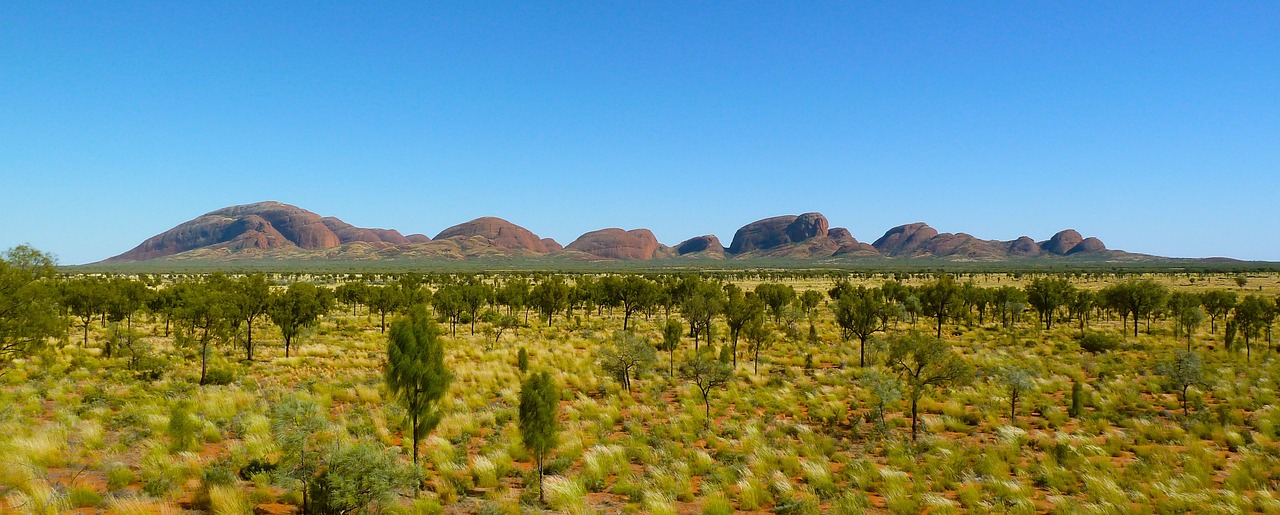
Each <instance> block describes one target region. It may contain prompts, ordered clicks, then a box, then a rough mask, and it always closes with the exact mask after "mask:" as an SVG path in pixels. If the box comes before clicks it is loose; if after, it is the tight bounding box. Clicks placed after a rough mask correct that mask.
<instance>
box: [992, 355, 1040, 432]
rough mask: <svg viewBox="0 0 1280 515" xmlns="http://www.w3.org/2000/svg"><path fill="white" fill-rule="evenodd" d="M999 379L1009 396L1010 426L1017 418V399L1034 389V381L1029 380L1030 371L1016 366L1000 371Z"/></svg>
mask: <svg viewBox="0 0 1280 515" xmlns="http://www.w3.org/2000/svg"><path fill="white" fill-rule="evenodd" d="M999 379H1000V384H1001V385H1002V386H1003V387H1004V390H1005V392H1007V393H1008V394H1009V423H1011V424H1012V423H1013V422H1015V421H1016V420H1017V417H1018V399H1019V398H1020V397H1022V395H1023V394H1025V393H1027V392H1029V391H1031V389H1032V388H1034V387H1035V381H1033V380H1032V378H1031V371H1029V370H1027V369H1025V368H1022V367H1018V366H1010V367H1004V368H1003V369H1001V370H1000V373H999Z"/></svg>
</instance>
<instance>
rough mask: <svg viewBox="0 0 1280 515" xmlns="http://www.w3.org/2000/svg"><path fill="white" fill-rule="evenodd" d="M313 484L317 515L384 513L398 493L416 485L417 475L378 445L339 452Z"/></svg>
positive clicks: (363, 444)
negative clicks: (328, 514)
mask: <svg viewBox="0 0 1280 515" xmlns="http://www.w3.org/2000/svg"><path fill="white" fill-rule="evenodd" d="M325 462H326V467H325V469H324V471H323V472H321V473H320V475H319V476H318V477H316V479H315V481H314V482H313V483H312V484H311V492H312V493H311V508H312V511H314V512H317V513H381V512H383V509H384V508H388V507H391V506H393V505H394V504H395V501H396V491H397V490H400V489H401V488H406V487H408V486H409V485H412V484H414V483H415V476H416V475H415V474H413V473H412V472H410V471H408V470H405V469H404V467H401V466H400V465H399V460H398V459H397V458H396V456H395V455H394V454H390V453H388V452H387V451H386V450H385V449H383V447H382V446H381V445H378V444H377V443H376V442H369V441H363V442H359V443H357V444H355V445H348V446H340V447H337V448H335V449H334V450H333V451H332V452H331V453H330V454H329V456H328V458H327V459H326V460H325Z"/></svg>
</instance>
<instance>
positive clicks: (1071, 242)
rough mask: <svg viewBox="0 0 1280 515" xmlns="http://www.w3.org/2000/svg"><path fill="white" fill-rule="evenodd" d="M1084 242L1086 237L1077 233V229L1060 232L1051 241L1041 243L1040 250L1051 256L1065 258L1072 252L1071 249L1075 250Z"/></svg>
mask: <svg viewBox="0 0 1280 515" xmlns="http://www.w3.org/2000/svg"><path fill="white" fill-rule="evenodd" d="M1082 241H1084V237H1083V236H1081V235H1080V233H1079V232H1076V230H1075V229H1067V230H1065V231H1059V232H1058V234H1055V235H1053V237H1052V238H1049V241H1046V242H1043V243H1041V244H1040V248H1041V249H1043V250H1044V251H1045V252H1048V253H1050V254H1057V255H1059V256H1065V255H1067V252H1070V251H1071V249H1073V248H1075V247H1076V245H1079V244H1080V242H1082Z"/></svg>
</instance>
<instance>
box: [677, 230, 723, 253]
mask: <svg viewBox="0 0 1280 515" xmlns="http://www.w3.org/2000/svg"><path fill="white" fill-rule="evenodd" d="M708 250H709V251H712V252H720V253H723V252H724V245H721V244H720V238H717V237H715V236H714V235H711V234H708V235H706V236H695V237H693V238H689V239H687V240H684V241H682V242H680V244H679V245H676V246H675V251H676V255H678V256H683V255H685V254H693V253H695V252H706V251H708Z"/></svg>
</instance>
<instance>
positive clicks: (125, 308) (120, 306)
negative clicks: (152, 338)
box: [103, 277, 151, 358]
mask: <svg viewBox="0 0 1280 515" xmlns="http://www.w3.org/2000/svg"><path fill="white" fill-rule="evenodd" d="M106 293H107V295H106V302H105V305H104V310H105V312H106V315H107V320H108V321H110V322H111V327H112V333H113V336H112V338H110V339H108V340H107V344H106V345H105V346H104V347H103V356H105V357H107V358H110V357H111V356H112V353H113V352H112V351H113V350H114V349H112V347H113V345H112V343H113V342H116V341H119V340H120V322H124V323H125V327H126V332H125V336H126V337H127V338H128V339H129V340H132V338H133V316H134V314H136V313H137V312H139V311H141V310H142V308H143V306H145V305H146V302H147V298H148V297H149V296H150V295H151V290H150V289H148V288H147V285H146V284H143V283H142V281H135V280H132V279H126V278H124V277H114V278H112V279H111V280H110V281H108V282H107V283H106ZM129 343H132V341H130V342H128V343H126V345H128V344H129Z"/></svg>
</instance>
